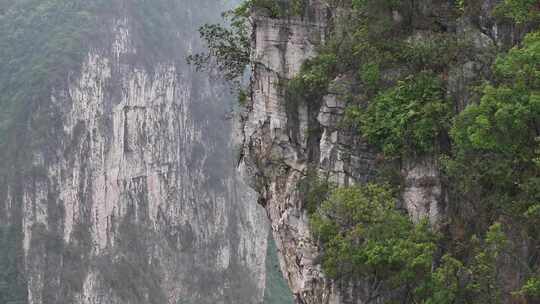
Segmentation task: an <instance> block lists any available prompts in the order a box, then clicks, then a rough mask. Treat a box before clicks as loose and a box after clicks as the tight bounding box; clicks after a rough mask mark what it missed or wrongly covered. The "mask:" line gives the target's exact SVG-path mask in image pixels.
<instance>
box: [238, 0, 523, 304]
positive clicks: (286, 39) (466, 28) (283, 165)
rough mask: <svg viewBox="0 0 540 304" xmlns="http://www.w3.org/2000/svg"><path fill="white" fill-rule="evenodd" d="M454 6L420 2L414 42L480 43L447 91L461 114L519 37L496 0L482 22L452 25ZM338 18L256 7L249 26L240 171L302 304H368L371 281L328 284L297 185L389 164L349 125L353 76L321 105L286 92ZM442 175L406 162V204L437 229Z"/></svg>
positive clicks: (316, 11)
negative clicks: (501, 50)
mask: <svg viewBox="0 0 540 304" xmlns="http://www.w3.org/2000/svg"><path fill="white" fill-rule="evenodd" d="M451 2H452V1H414V3H415V6H414V7H415V10H416V11H415V14H417V16H421V17H422V18H419V19H418V20H413V21H411V22H412V23H413V28H414V29H413V32H412V34H411V39H430V36H429V35H430V31H431V30H433V28H430V25H429V24H432V25H436V26H439V27H441V28H444V29H446V30H447V31H449V32H452V33H455V34H456V35H457V37H458V39H461V40H463V41H469V42H472V44H471V45H470V47H471V53H473V54H475V55H474V56H472V57H469V58H467V59H466V60H464V61H463V62H460V63H459V64H456V65H455V66H453V67H452V70H451V71H449V73H448V75H447V77H448V82H449V85H448V92H447V94H448V96H451V97H452V98H453V99H454V100H456V105H455V107H456V109H462V108H463V105H464V104H467V102H468V100H469V98H470V94H471V92H470V91H469V88H468V84H470V83H473V82H475V81H477V80H478V79H481V78H482V77H483V76H485V75H487V74H489V67H490V64H491V62H492V60H493V58H494V56H493V49H494V48H496V47H498V46H499V47H500V46H501V45H504V44H505V43H508V42H509V41H511V40H512V39H513V37H514V36H513V35H514V33H513V32H512V31H513V29H511V28H508V27H504V26H503V27H501V26H499V25H498V24H497V23H496V22H495V21H494V19H493V16H492V11H493V8H494V7H495V5H496V4H497V3H498V2H497V1H481V2H482V3H481V4H479V11H478V16H475V17H474V18H473V17H470V16H469V17H467V16H464V17H461V18H450V17H449V15H450V14H449V11H450V10H451V6H452V5H453V3H451ZM338 14H340V12H339V11H336V10H335V8H331V7H329V6H328V5H327V2H325V1H317V0H312V1H308V5H307V9H306V10H305V12H304V13H303V14H302V16H298V17H294V16H288V17H283V18H275V17H272V16H269V14H268V13H267V12H265V10H264V9H256V10H255V11H254V15H253V16H252V20H251V21H252V23H253V24H254V30H253V34H252V47H253V58H252V60H253V63H254V64H253V74H252V82H251V89H252V91H251V94H252V95H251V103H250V104H248V106H247V110H246V112H245V113H243V114H242V115H241V116H240V121H241V124H242V126H241V129H242V132H243V137H244V142H243V153H242V157H241V162H240V170H241V171H242V172H243V174H244V175H245V177H246V178H247V179H248V180H249V181H250V183H251V186H252V187H253V188H254V189H256V190H257V192H258V193H259V194H260V198H259V202H260V204H262V205H263V206H264V207H265V208H266V211H267V214H268V216H269V218H270V221H271V229H272V232H273V235H274V238H275V240H276V243H277V247H278V251H279V257H280V262H281V268H282V271H283V273H284V275H285V277H286V279H287V280H288V282H289V285H290V287H291V289H292V291H293V293H294V296H295V299H296V303H304V304H307V303H310V304H311V303H317V304H319V303H320V304H323V303H324V304H328V303H334V304H336V303H364V302H365V299H366V296H367V295H366V292H367V291H366V290H367V288H365V287H367V286H364V285H363V284H364V283H365V282H364V283H362V282H354V283H350V282H332V281H330V280H328V279H326V278H325V275H324V274H323V273H322V271H321V265H320V261H321V259H320V255H321V251H320V248H319V247H318V243H317V242H316V240H314V239H313V237H312V235H311V233H310V229H309V220H308V216H307V211H306V210H305V208H304V206H302V204H303V198H302V192H301V191H300V189H299V187H298V184H299V181H300V180H301V179H302V178H304V177H305V176H306V175H307V174H308V171H309V170H310V169H312V168H314V169H315V170H316V171H317V172H318V173H319V174H320V175H321V176H324V177H329V179H330V180H331V181H332V182H335V183H336V184H338V185H349V184H357V183H365V182H368V181H372V180H373V179H374V178H375V176H376V175H377V172H378V171H379V170H380V168H381V167H380V160H379V159H378V158H379V155H378V153H377V151H376V149H375V148H374V147H372V146H370V145H368V144H367V143H366V141H365V140H364V139H363V138H362V137H361V136H360V135H358V133H357V132H356V131H355V130H352V129H351V128H347V127H343V124H342V121H343V118H344V111H345V107H346V99H347V94H346V93H347V92H351V91H352V90H356V91H358V88H352V87H350V85H351V83H353V84H354V80H351V79H349V78H350V77H349V76H348V75H340V76H339V77H338V78H337V79H335V80H334V82H333V83H334V84H335V86H331V88H330V89H329V94H327V95H326V96H324V97H323V98H322V100H307V101H306V102H300V103H291V102H288V100H286V96H285V90H284V84H285V83H286V82H287V80H290V79H292V78H293V77H294V76H295V75H297V73H298V72H299V70H300V67H301V65H302V63H303V62H304V61H306V60H307V59H310V58H312V57H314V56H315V55H316V50H317V47H318V46H320V45H322V44H323V43H324V40H325V37H326V36H327V35H329V34H331V33H332V27H333V26H334V25H335V24H333V23H332V21H333V18H334V17H336V16H337V15H338ZM420 20H428V21H429V22H426V23H424V24H422V21H420ZM394 22H395V23H396V24H397V25H399V23H400V22H403V16H400V15H399V13H398V12H395V13H394ZM417 23H418V24H417ZM426 24H427V25H426ZM437 30H439V29H437ZM415 37H416V38H415ZM387 72H388V73H389V74H391V73H392V72H395V71H387ZM348 77H349V78H348ZM383 77H384V76H383ZM333 87H334V88H340V90H337V89H333ZM357 93H358V92H357ZM360 95H361V94H360ZM366 102H367V101H366ZM438 168H439V166H438V164H437V159H436V158H434V157H430V156H425V157H421V158H409V159H404V161H403V163H402V164H400V165H399V169H400V172H401V178H402V180H403V188H402V191H401V203H402V205H403V207H404V208H406V209H407V211H408V212H409V215H410V216H411V217H412V218H413V220H415V221H418V220H419V219H420V218H423V217H428V218H429V220H430V221H431V223H432V224H433V225H434V226H436V227H437V226H438V225H439V224H440V223H441V221H444V215H445V212H446V208H447V206H446V199H447V197H446V193H445V189H444V187H443V184H442V181H441V178H440V173H439V169H438ZM370 303H371V302H370Z"/></svg>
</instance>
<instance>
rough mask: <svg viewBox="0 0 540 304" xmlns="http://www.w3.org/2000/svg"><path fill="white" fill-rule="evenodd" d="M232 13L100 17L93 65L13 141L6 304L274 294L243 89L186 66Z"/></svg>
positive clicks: (194, 8) (65, 79)
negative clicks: (249, 180)
mask: <svg viewBox="0 0 540 304" xmlns="http://www.w3.org/2000/svg"><path fill="white" fill-rule="evenodd" d="M97 3H98V2H96V4H97ZM36 5H37V4H36ZM70 5H73V6H74V7H76V6H77V5H78V4H75V3H73V4H66V6H61V7H68V6H70ZM223 9H224V8H222V7H219V5H216V3H215V2H214V1H190V0H183V1H176V2H170V1H156V2H155V3H154V2H153V1H151V2H145V1H107V3H106V7H102V9H101V10H98V12H100V13H98V14H97V15H95V16H90V18H92V20H96V21H97V22H96V23H97V24H96V26H97V28H96V30H95V31H94V32H92V33H91V35H89V36H88V41H87V42H88V44H89V45H88V46H87V48H85V51H84V52H85V53H84V54H83V55H82V57H81V58H83V59H82V62H76V63H75V64H74V67H73V68H71V69H65V70H62V71H60V73H59V74H60V75H62V77H60V78H59V79H58V81H57V82H56V83H54V85H53V86H51V87H50V89H48V90H47V91H46V94H41V95H39V96H37V98H36V100H34V101H32V102H29V103H28V104H29V106H28V108H27V109H26V114H27V115H21V117H24V119H23V118H20V119H19V118H18V121H16V123H17V124H18V125H17V127H16V128H15V130H16V131H14V132H15V133H13V134H18V135H14V136H12V137H11V138H12V140H11V142H10V143H9V146H11V147H12V148H13V149H12V150H9V151H3V153H4V155H3V160H7V159H11V161H10V162H11V163H9V164H8V163H7V161H6V162H3V165H2V168H3V169H4V170H3V172H2V174H3V176H2V181H3V182H2V185H1V187H0V225H1V227H2V239H1V240H2V245H1V246H0V252H1V253H2V255H1V257H2V260H3V263H2V269H1V270H2V274H1V276H0V299H2V300H3V301H4V302H3V303H32V304H46V303H50V304H52V303H87V304H99V303H102V304H105V303H107V304H110V303H145V304H147V303H156V304H164V303H171V304H172V303H174V304H179V303H182V304H188V303H197V304H199V303H201V304H202V303H261V302H262V299H263V294H264V286H265V255H266V244H267V235H268V234H267V231H268V230H267V226H266V220H265V218H264V215H263V214H262V212H261V210H259V209H258V207H257V206H256V204H254V203H252V201H253V200H255V196H254V194H253V193H252V192H250V191H249V190H248V189H247V187H245V186H244V185H243V184H242V183H241V182H240V181H239V180H238V179H237V178H236V176H235V172H234V170H233V161H232V152H230V151H232V147H231V144H230V142H231V141H230V130H231V125H230V121H229V120H227V119H226V114H227V111H228V110H229V100H230V98H231V96H230V95H229V94H228V92H229V91H228V88H227V87H225V86H223V85H220V84H219V82H217V81H215V80H212V79H210V78H209V77H208V76H206V75H200V74H196V73H194V72H192V69H191V68H190V67H188V66H187V65H186V63H185V56H186V55H187V54H188V53H189V52H190V51H192V50H196V49H197V48H198V47H199V45H198V33H197V31H196V29H197V27H198V26H199V25H200V24H202V23H204V22H209V21H213V20H215V19H217V18H219V12H220V11H221V10H223ZM44 10H45V11H46V8H44ZM59 13H60V12H59ZM51 18H53V17H51ZM48 30H51V29H48V28H43V29H42V31H43V32H44V33H45V34H46V32H47V31H48ZM27 39H31V37H28V38H27ZM22 51H23V50H21V52H22ZM19 90H25V88H24V87H19ZM0 94H1V93H0Z"/></svg>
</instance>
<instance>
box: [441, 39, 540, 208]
mask: <svg viewBox="0 0 540 304" xmlns="http://www.w3.org/2000/svg"><path fill="white" fill-rule="evenodd" d="M493 71H494V73H495V75H496V77H497V81H496V82H495V83H494V84H487V85H485V86H484V87H483V89H482V98H481V100H480V103H478V104H472V105H470V106H468V107H467V108H466V109H465V110H464V111H463V112H462V113H461V114H460V115H459V116H458V117H457V118H456V120H455V123H454V126H453V127H452V130H451V136H452V139H453V141H454V157H453V158H452V159H451V160H450V161H449V162H448V166H447V169H448V172H449V173H450V175H451V176H455V179H456V181H457V183H456V185H457V187H458V191H460V192H462V193H465V194H466V195H468V197H469V199H470V201H474V202H475V204H477V205H478V206H479V207H480V206H481V207H482V208H483V209H484V211H485V212H489V213H491V214H493V213H496V212H500V211H503V210H504V212H505V213H510V214H513V215H515V216H518V215H524V214H525V213H526V212H528V210H532V211H531V212H532V213H530V214H533V213H534V212H533V211H534V208H536V207H535V206H537V202H538V199H539V198H540V197H539V193H540V183H539V180H538V176H539V173H540V171H539V169H540V167H539V166H538V162H537V159H538V149H537V148H538V144H537V138H538V136H539V134H538V131H537V130H538V127H539V125H538V121H540V81H539V79H540V33H538V32H536V33H531V34H529V35H527V37H526V38H525V41H524V43H523V47H516V48H513V49H512V50H510V52H508V54H506V55H502V56H500V57H499V58H498V59H497V61H496V62H495V65H494V67H493ZM531 208H533V209H531ZM489 213H488V214H489Z"/></svg>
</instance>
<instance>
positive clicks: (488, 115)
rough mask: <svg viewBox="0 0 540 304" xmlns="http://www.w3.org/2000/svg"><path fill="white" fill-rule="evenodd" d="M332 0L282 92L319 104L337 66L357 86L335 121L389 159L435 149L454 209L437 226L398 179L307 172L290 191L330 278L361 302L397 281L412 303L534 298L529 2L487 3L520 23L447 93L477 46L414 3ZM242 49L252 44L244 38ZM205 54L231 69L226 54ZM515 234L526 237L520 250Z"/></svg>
mask: <svg viewBox="0 0 540 304" xmlns="http://www.w3.org/2000/svg"><path fill="white" fill-rule="evenodd" d="M327 2H328V3H329V5H330V6H332V7H339V6H345V7H346V8H347V9H346V10H344V11H342V12H341V14H340V15H339V16H338V17H336V19H335V20H333V21H334V28H333V32H332V35H330V39H328V40H327V41H326V42H325V44H324V45H321V46H320V47H319V55H318V56H317V57H315V58H313V59H311V60H308V61H307V62H305V63H304V65H303V67H302V69H301V71H300V73H299V74H298V75H297V76H296V77H295V78H293V79H291V80H288V81H286V82H285V83H284V84H283V85H284V92H285V97H286V102H288V103H298V102H304V103H305V102H313V103H317V102H318V101H319V100H320V98H321V97H322V96H323V95H324V94H326V93H328V90H329V88H330V87H331V86H332V85H333V81H334V79H335V78H336V76H338V75H341V76H343V75H345V76H346V77H341V78H346V79H350V84H349V85H350V87H352V88H353V89H352V92H348V93H347V94H344V96H342V97H343V98H345V99H346V100H347V101H348V106H347V110H346V117H345V121H344V122H345V123H344V127H346V128H351V129H352V130H354V132H356V135H358V136H361V137H363V138H365V139H366V140H367V141H368V142H369V143H371V144H372V145H373V146H375V147H378V148H379V150H380V152H381V154H382V155H383V156H384V158H385V159H392V160H397V163H399V162H400V161H402V160H405V159H411V158H417V157H422V156H424V155H429V156H431V157H434V158H435V159H440V162H439V163H440V164H441V168H440V170H441V173H442V174H443V180H444V186H445V187H446V188H447V189H448V192H449V207H448V209H449V210H448V212H447V213H448V214H447V218H446V219H445V223H444V224H445V225H446V226H444V225H443V227H442V228H441V227H438V230H437V231H434V230H433V229H432V228H431V227H430V226H429V225H428V224H427V223H426V222H423V221H422V222H421V223H413V222H411V220H410V219H409V218H408V216H407V215H406V213H404V212H403V211H401V210H399V209H397V206H398V204H397V201H398V197H396V195H395V192H396V191H395V189H396V188H399V186H400V185H399V183H398V184H390V185H388V184H384V185H381V184H368V185H360V186H354V187H337V186H335V185H331V184H328V183H326V182H325V180H324V179H321V178H318V177H316V176H315V177H314V176H313V173H308V175H307V176H306V178H305V179H304V180H303V181H302V182H301V183H300V185H299V191H300V192H301V193H302V194H303V197H304V206H305V208H306V211H307V212H308V214H309V215H310V222H311V227H312V231H313V234H314V237H315V238H316V239H317V240H318V242H319V243H320V245H321V247H322V248H323V257H322V265H323V269H324V271H325V273H326V274H327V275H328V276H329V277H330V278H332V279H334V280H336V281H351V280H352V281H364V282H367V284H368V288H367V290H368V292H367V295H365V296H366V298H365V300H366V301H367V303H369V302H370V301H374V300H375V299H378V298H380V297H383V296H384V297H385V298H390V299H392V295H395V293H393V292H392V291H394V292H395V291H396V290H397V291H400V293H399V295H400V297H402V295H405V296H406V298H405V299H406V300H405V302H407V303H433V304H435V303H437V304H439V303H448V304H450V303H503V302H508V301H509V300H510V299H511V300H512V301H515V302H520V303H521V302H523V303H534V302H535V301H539V300H540V260H539V259H538V257H539V256H540V239H539V237H538V236H539V235H540V230H539V228H538V227H539V224H540V203H539V202H540V155H539V154H540V152H539V151H540V146H539V144H540V82H539V81H540V31H539V28H538V24H539V22H540V6H539V4H538V1H535V0H504V1H501V2H500V4H499V5H497V6H496V7H495V9H494V11H493V15H494V16H495V19H494V20H493V22H496V23H498V24H499V25H500V26H507V27H512V28H514V29H519V30H518V31H517V33H518V34H519V35H518V36H519V37H515V38H516V39H515V41H513V42H512V44H510V45H494V46H493V47H492V48H491V49H489V50H484V51H486V52H487V53H486V54H483V55H482V56H484V57H485V58H482V60H487V61H488V62H491V63H492V67H491V68H490V69H487V70H488V71H486V72H485V73H483V74H479V75H477V78H478V81H477V82H475V83H472V84H471V87H470V88H468V91H469V92H470V95H471V96H470V98H469V99H470V100H467V104H465V105H462V104H460V103H461V102H463V100H456V97H455V96H452V95H451V94H448V91H449V82H448V80H449V71H450V69H451V68H452V67H453V66H456V65H462V64H464V63H465V62H467V61H468V60H474V56H476V55H477V54H475V51H478V49H477V48H475V47H474V46H473V45H474V43H475V42H474V41H473V40H472V39H470V37H467V36H466V35H465V36H458V33H456V32H455V30H451V29H449V28H448V27H447V26H444V25H442V24H441V23H439V22H438V21H437V20H434V19H433V18H430V17H427V16H424V15H422V14H421V13H419V10H418V8H417V7H415V6H414V1H399V0H352V1H350V2H349V1H335V0H334V1H327ZM480 5H481V1H455V3H454V7H453V8H450V9H449V11H448V12H447V13H448V16H446V17H448V18H451V19H454V20H458V19H460V18H476V17H477V16H478V14H480V10H481V6H480ZM242 7H243V11H242V14H241V15H237V16H242V17H243V18H246V12H249V9H251V8H254V7H257V8H259V7H266V8H267V9H268V10H269V11H271V12H272V11H273V12H274V13H271V14H269V15H270V17H273V18H277V17H280V16H282V15H281V14H278V13H276V12H277V10H273V9H269V8H268V7H267V6H266V5H265V3H264V1H262V2H257V1H248V2H245V3H244V6H242ZM395 12H399V16H398V18H396V14H395ZM396 20H399V21H396ZM244 21H246V20H245V19H244ZM244 24H245V23H244ZM234 27H235V25H234V24H233V28H234ZM418 28H421V29H422V30H421V31H415V29H418ZM426 28H427V29H429V31H426ZM526 32H528V33H527V34H526V35H525V33H526ZM419 33H420V34H419ZM233 34H234V33H233ZM242 34H243V33H242ZM231 37H232V38H233V40H235V39H236V38H235V37H234V35H227V39H229V38H231ZM245 37H246V36H243V38H245ZM203 38H205V39H206V40H207V41H208V42H209V46H210V54H211V55H212V52H217V53H218V54H220V53H219V52H225V53H227V52H228V51H229V50H227V49H226V48H224V47H223V46H221V45H220V44H219V43H218V42H219V41H223V37H220V36H219V35H214V36H212V35H204V32H203ZM214 39H217V40H214ZM236 41H237V40H236ZM231 49H233V50H234V51H235V52H237V51H238V50H237V49H235V48H231ZM241 52H243V54H246V55H248V54H249V53H250V50H249V46H248V45H247V44H246V45H244V47H242V48H241ZM214 57H216V60H217V61H218V63H219V64H221V66H222V67H225V68H226V64H227V62H228V61H227V58H226V57H227V56H222V55H218V56H214ZM245 58H249V56H245ZM243 64H244V65H249V64H250V62H249V60H247V61H246V62H243ZM232 70H233V71H240V69H238V68H236V69H232ZM240 74H241V73H236V76H240ZM473 85H474V87H473ZM462 106H463V107H464V109H463V110H462V109H461V107H462ZM456 109H459V111H456ZM396 170H399V167H398V168H396ZM520 246H526V247H527V252H526V253H525V254H524V253H523V252H522V251H520V250H521V249H518V248H520ZM509 267H510V268H511V267H515V268H516V269H515V271H519V273H520V274H521V275H523V276H524V278H523V279H521V280H520V282H518V283H520V285H521V286H519V287H517V288H516V287H509V286H506V285H505V284H504V283H503V281H504V274H502V273H501V272H500V270H501V269H509ZM400 303H403V298H401V302H400Z"/></svg>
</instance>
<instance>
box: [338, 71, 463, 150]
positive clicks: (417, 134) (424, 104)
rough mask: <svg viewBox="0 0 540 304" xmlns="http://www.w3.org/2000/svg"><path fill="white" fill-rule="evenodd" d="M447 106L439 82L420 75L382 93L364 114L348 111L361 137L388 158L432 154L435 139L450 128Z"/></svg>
mask: <svg viewBox="0 0 540 304" xmlns="http://www.w3.org/2000/svg"><path fill="white" fill-rule="evenodd" d="M451 112H452V110H451V108H450V106H449V104H448V102H446V100H445V99H444V91H443V87H442V83H441V81H440V80H439V79H438V78H437V76H435V75H433V74H431V73H427V72H426V73H421V74H418V75H416V76H415V77H409V78H407V79H405V80H404V81H399V82H398V83H397V85H396V86H395V87H392V88H390V89H388V90H386V91H384V92H381V93H380V94H379V95H377V97H376V98H375V99H374V100H373V101H372V102H371V104H370V105H369V106H368V108H367V110H366V111H359V110H354V109H352V110H349V112H348V116H349V118H350V119H352V120H358V121H359V125H360V131H361V133H362V134H363V135H364V136H365V137H366V138H367V139H368V140H369V141H370V142H371V143H373V144H375V145H377V146H378V147H379V148H381V149H382V150H383V152H384V153H385V154H387V155H389V156H400V155H403V154H413V153H430V152H433V151H435V149H436V146H437V139H438V138H439V136H440V135H441V133H442V132H444V131H445V130H446V129H447V128H448V126H449V119H450V113H451Z"/></svg>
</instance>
